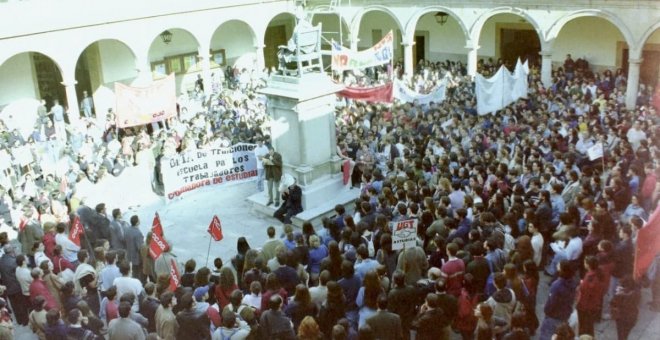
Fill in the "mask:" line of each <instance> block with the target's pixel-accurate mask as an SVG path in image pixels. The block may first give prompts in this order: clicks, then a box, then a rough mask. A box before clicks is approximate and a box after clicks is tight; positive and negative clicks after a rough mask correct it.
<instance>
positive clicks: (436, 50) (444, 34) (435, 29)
mask: <svg viewBox="0 0 660 340" xmlns="http://www.w3.org/2000/svg"><path fill="white" fill-rule="evenodd" d="M434 14H435V12H433V13H428V14H425V15H424V16H422V17H421V18H420V20H419V21H418V22H417V27H416V29H415V31H428V32H429V34H430V39H429V41H427V42H426V46H427V50H426V53H427V56H426V58H428V60H430V61H441V60H447V59H450V60H454V61H459V60H460V61H463V62H465V61H466V60H467V50H466V49H465V42H466V37H465V34H464V33H463V31H462V30H461V27H460V26H459V25H458V22H457V21H456V20H455V19H454V18H451V17H449V18H448V19H447V22H446V23H445V24H444V25H442V26H441V25H440V24H438V23H437V22H436V21H435V17H434V16H433V15H434ZM416 35H417V34H416ZM419 58H421V56H418V59H419Z"/></svg>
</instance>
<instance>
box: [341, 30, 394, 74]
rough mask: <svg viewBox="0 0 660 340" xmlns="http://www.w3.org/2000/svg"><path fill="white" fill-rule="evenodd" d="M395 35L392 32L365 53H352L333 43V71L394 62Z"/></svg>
mask: <svg viewBox="0 0 660 340" xmlns="http://www.w3.org/2000/svg"><path fill="white" fill-rule="evenodd" d="M393 56H394V33H393V32H392V31H390V32H389V33H387V34H386V35H385V36H384V37H383V39H381V40H380V41H379V42H378V43H377V44H376V45H374V46H372V47H370V48H369V49H366V50H364V51H359V52H358V51H352V50H350V49H348V48H345V47H343V46H341V45H340V44H339V43H337V42H335V41H333V42H332V70H333V71H336V72H341V71H346V70H359V69H365V68H367V67H373V66H379V65H384V64H388V63H391V62H392V57H393Z"/></svg>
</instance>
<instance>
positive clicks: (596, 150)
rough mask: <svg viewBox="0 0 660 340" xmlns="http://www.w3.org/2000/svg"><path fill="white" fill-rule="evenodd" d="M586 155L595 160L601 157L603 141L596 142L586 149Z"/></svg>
mask: <svg viewBox="0 0 660 340" xmlns="http://www.w3.org/2000/svg"><path fill="white" fill-rule="evenodd" d="M587 155H588V156H589V160H590V161H595V160H597V159H598V158H602V157H603V143H601V142H598V143H596V144H594V145H593V146H592V147H590V148H589V149H587Z"/></svg>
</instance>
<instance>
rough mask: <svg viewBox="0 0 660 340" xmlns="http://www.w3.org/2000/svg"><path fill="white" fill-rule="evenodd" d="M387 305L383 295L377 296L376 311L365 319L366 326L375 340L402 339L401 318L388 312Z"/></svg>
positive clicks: (385, 297)
mask: <svg viewBox="0 0 660 340" xmlns="http://www.w3.org/2000/svg"><path fill="white" fill-rule="evenodd" d="M402 276H403V274H402ZM387 305H388V303H387V296H386V295H385V294H381V295H380V296H378V302H377V306H378V310H377V311H376V313H375V314H373V315H372V316H370V317H368V318H367V321H366V322H367V325H369V326H370V327H371V329H372V330H373V332H374V336H375V338H376V339H391V340H395V339H396V340H399V339H403V331H402V329H401V318H400V317H399V316H398V315H396V314H394V313H392V312H388V311H387Z"/></svg>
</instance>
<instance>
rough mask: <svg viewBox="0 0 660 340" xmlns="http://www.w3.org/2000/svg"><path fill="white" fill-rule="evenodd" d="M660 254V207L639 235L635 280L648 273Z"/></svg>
mask: <svg viewBox="0 0 660 340" xmlns="http://www.w3.org/2000/svg"><path fill="white" fill-rule="evenodd" d="M658 253H660V205H659V206H658V207H657V208H656V209H655V212H654V213H653V215H651V218H649V221H648V222H646V224H645V225H644V227H643V228H642V229H640V230H639V232H638V233H637V247H636V248H635V266H634V272H633V273H634V276H635V279H639V278H641V277H642V276H643V275H644V274H645V273H646V270H647V269H648V268H649V266H650V265H651V263H653V259H654V258H655V256H656V255H658Z"/></svg>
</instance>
